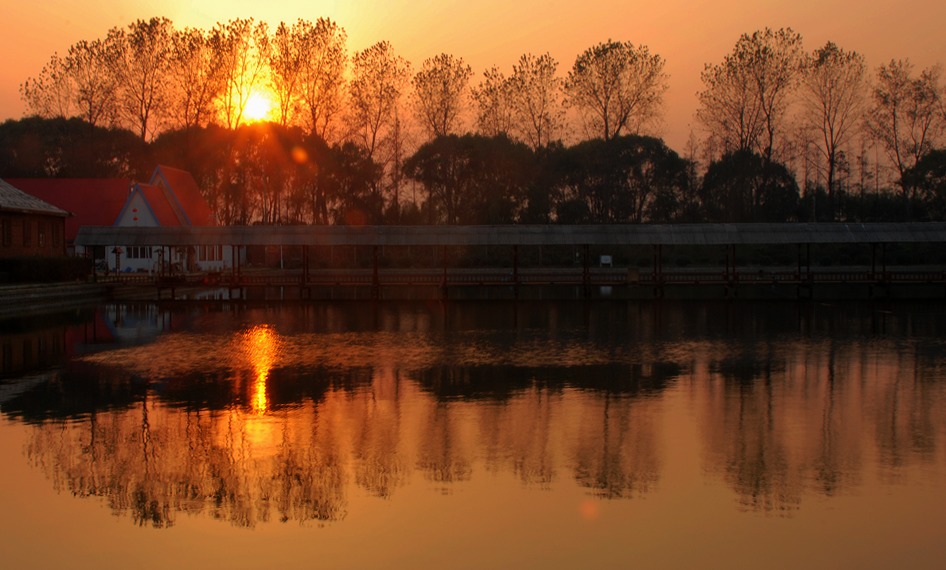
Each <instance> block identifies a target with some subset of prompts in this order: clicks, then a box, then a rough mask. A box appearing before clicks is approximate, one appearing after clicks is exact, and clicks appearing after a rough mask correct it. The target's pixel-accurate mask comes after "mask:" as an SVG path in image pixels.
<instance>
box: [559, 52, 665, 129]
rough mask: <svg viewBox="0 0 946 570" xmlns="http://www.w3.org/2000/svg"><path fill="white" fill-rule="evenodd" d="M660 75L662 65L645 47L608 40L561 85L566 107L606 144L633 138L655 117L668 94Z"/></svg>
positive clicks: (586, 56) (581, 58)
mask: <svg viewBox="0 0 946 570" xmlns="http://www.w3.org/2000/svg"><path fill="white" fill-rule="evenodd" d="M663 69H664V60H663V59H661V58H660V56H659V55H656V54H653V55H652V54H651V53H650V50H649V49H648V48H647V46H639V47H634V45H633V44H631V43H630V42H624V43H621V42H615V41H611V40H608V41H607V42H604V43H600V44H598V45H595V46H593V47H590V48H588V49H587V50H585V51H584V52H582V53H581V55H579V56H578V57H577V58H576V59H575V64H574V65H573V66H572V69H571V71H569V72H568V77H567V78H566V80H565V92H566V94H567V97H568V103H569V104H570V105H571V106H573V107H575V108H577V109H578V110H579V112H580V113H581V116H582V119H583V121H584V123H585V126H586V128H587V130H588V132H589V133H594V134H597V136H600V137H601V138H603V139H605V140H609V139H612V138H614V137H617V136H620V135H621V134H638V133H640V131H641V129H642V128H643V127H644V126H645V125H647V124H648V123H649V122H651V121H652V120H654V119H655V118H656V117H657V115H658V113H659V111H660V104H661V101H662V99H663V94H664V92H665V91H666V90H667V76H666V74H665V73H664V71H663ZM625 131H626V133H625Z"/></svg>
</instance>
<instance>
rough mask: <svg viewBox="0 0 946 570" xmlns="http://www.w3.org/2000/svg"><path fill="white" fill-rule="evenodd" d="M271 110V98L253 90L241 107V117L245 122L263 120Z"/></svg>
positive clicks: (268, 115) (267, 117)
mask: <svg viewBox="0 0 946 570" xmlns="http://www.w3.org/2000/svg"><path fill="white" fill-rule="evenodd" d="M272 111H273V100H272V99H271V98H270V97H268V96H267V95H266V94H265V93H260V92H259V91H254V92H252V93H250V96H249V97H248V98H247V100H246V105H244V107H243V118H244V119H245V120H246V121H247V122H251V123H253V122H257V121H265V120H267V119H269V118H270V114H271V113H272Z"/></svg>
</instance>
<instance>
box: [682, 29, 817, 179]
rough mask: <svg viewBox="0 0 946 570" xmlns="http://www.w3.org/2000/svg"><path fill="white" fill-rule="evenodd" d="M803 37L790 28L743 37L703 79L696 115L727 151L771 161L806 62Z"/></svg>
mask: <svg viewBox="0 0 946 570" xmlns="http://www.w3.org/2000/svg"><path fill="white" fill-rule="evenodd" d="M802 55H803V54H802V39H801V36H800V35H799V34H797V33H795V32H794V31H792V30H791V29H790V28H782V29H779V30H777V31H773V30H771V29H769V28H765V29H764V30H761V31H757V32H754V33H753V34H752V35H747V34H743V35H742V36H741V37H740V38H739V40H738V41H737V42H736V46H735V47H734V48H733V51H732V53H730V54H729V55H727V56H726V57H725V58H724V59H723V62H722V63H721V64H719V65H707V66H706V67H705V68H704V70H703V73H702V74H701V79H702V80H703V85H704V88H703V90H702V91H701V92H700V93H699V99H700V108H699V110H698V111H697V117H698V118H699V120H700V121H701V122H702V123H703V124H704V126H706V127H707V129H708V130H709V132H710V136H711V137H712V138H716V139H719V141H720V144H721V146H722V147H723V149H724V150H725V151H738V150H750V151H753V152H758V153H760V154H762V155H763V156H764V157H765V158H766V159H767V160H771V159H772V155H773V152H774V149H775V145H776V142H777V141H776V138H777V136H779V134H780V131H781V129H782V128H783V126H784V122H785V116H786V113H787V111H788V106H789V102H790V95H791V94H792V91H793V89H794V87H795V86H796V84H797V82H798V77H799V71H800V69H801V63H802Z"/></svg>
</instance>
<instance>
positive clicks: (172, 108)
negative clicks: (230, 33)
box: [168, 28, 226, 129]
mask: <svg viewBox="0 0 946 570" xmlns="http://www.w3.org/2000/svg"><path fill="white" fill-rule="evenodd" d="M214 56H215V54H214V51H213V47H212V45H211V41H210V38H209V37H208V35H207V34H206V33H205V32H203V31H201V30H198V29H194V28H186V29H184V30H182V31H175V32H174V35H173V36H172V37H171V54H170V58H169V61H168V66H169V72H168V79H169V82H170V90H171V93H170V102H169V108H168V114H169V117H170V119H171V120H172V121H173V123H174V124H175V125H176V126H178V127H179V128H182V129H188V128H191V127H200V126H204V125H206V124H208V123H210V122H212V121H214V119H215V118H216V117H215V116H214V111H215V109H214V103H215V102H216V101H217V99H219V98H220V97H221V95H222V94H223V90H224V87H225V86H226V73H225V70H224V69H223V68H222V67H221V66H220V65H219V63H218V62H217V60H216V57H214Z"/></svg>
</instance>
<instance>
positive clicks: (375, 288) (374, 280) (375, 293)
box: [371, 246, 381, 301]
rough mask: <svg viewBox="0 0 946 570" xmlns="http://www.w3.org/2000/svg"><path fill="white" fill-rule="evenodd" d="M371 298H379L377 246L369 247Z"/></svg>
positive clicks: (379, 279) (379, 281)
mask: <svg viewBox="0 0 946 570" xmlns="http://www.w3.org/2000/svg"><path fill="white" fill-rule="evenodd" d="M371 255H372V270H371V298H372V299H373V300H375V301H377V300H378V299H380V298H381V276H380V275H379V274H378V246H373V247H372V248H371Z"/></svg>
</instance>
